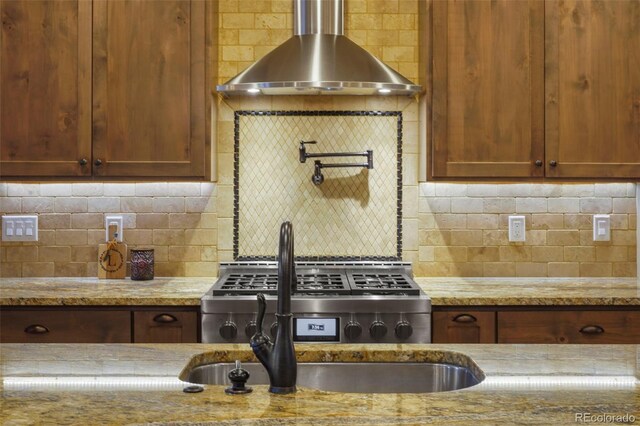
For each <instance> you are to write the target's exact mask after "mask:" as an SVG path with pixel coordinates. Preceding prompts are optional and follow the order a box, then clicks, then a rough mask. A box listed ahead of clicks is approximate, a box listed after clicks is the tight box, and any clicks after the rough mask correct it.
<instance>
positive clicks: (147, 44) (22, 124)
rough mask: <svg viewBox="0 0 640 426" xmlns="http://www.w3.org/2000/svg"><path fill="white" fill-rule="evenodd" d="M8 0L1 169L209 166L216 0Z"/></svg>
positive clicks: (193, 174)
mask: <svg viewBox="0 0 640 426" xmlns="http://www.w3.org/2000/svg"><path fill="white" fill-rule="evenodd" d="M1 7H2V44H1V51H0V55H1V56H2V60H1V61H0V62H1V64H2V70H1V74H0V93H1V98H2V105H3V107H2V126H1V129H0V135H1V139H0V148H1V157H0V159H1V160H2V163H1V164H0V166H1V167H0V177H2V178H4V179H7V178H9V179H11V178H21V177H46V176H51V177H65V176H67V177H71V176H78V177H82V176H85V177H91V176H93V177H97V178H112V177H114V178H118V177H120V178H132V177H135V178H154V177H155V178H158V177H162V178H183V179H186V178H189V179H194V178H195V179H203V178H205V177H206V175H207V171H206V170H207V167H206V165H207V164H208V163H209V162H208V161H207V155H205V153H206V150H207V149H208V147H209V143H208V139H207V138H208V137H209V136H210V114H208V113H207V111H208V109H209V108H210V105H208V102H210V97H209V96H208V93H209V89H208V84H207V81H208V80H207V77H208V74H207V73H208V72H210V70H209V69H208V66H207V64H208V62H210V61H211V55H212V53H211V37H210V36H211V34H210V33H211V31H212V30H211V28H212V19H213V12H212V10H213V6H212V4H211V2H210V1H199V0H193V1H190V0H171V1H169V0H167V1H145V0H122V1H121V0H113V1H105V0H95V1H92V2H90V1H63V2H55V1H39V2H36V1H30V0H18V1H8V2H5V1H3V2H2V3H1Z"/></svg>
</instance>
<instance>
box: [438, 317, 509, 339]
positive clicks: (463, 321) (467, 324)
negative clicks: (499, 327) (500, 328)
mask: <svg viewBox="0 0 640 426" xmlns="http://www.w3.org/2000/svg"><path fill="white" fill-rule="evenodd" d="M495 342H496V313H495V312H484V311H451V312H449V311H446V312H434V313H433V343H495Z"/></svg>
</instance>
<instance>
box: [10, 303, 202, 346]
mask: <svg viewBox="0 0 640 426" xmlns="http://www.w3.org/2000/svg"><path fill="white" fill-rule="evenodd" d="M198 313H199V306H193V307H175V306H174V307H168V308H167V307H162V306H149V307H144V308H143V307H137V306H119V307H117V308H116V307H113V308H111V307H91V306H77V307H74V308H67V307H60V306H50V307H3V308H2V311H0V342H2V343H197V342H198V341H199V335H200V332H199V328H198V324H199V316H198Z"/></svg>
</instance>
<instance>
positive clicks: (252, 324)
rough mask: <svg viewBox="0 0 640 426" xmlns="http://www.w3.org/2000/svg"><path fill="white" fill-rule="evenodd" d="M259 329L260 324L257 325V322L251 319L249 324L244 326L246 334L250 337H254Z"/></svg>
mask: <svg viewBox="0 0 640 426" xmlns="http://www.w3.org/2000/svg"><path fill="white" fill-rule="evenodd" d="M257 329H258V326H257V325H256V322H255V321H249V323H247V326H246V327H245V328H244V334H246V336H247V337H248V338H252V337H253V335H254V334H256V331H257Z"/></svg>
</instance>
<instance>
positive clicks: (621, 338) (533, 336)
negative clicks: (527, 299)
mask: <svg viewBox="0 0 640 426" xmlns="http://www.w3.org/2000/svg"><path fill="white" fill-rule="evenodd" d="M498 343H630V344H638V343H640V312H638V311H617V312H608V311H556V312H554V311H534V312H498Z"/></svg>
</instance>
